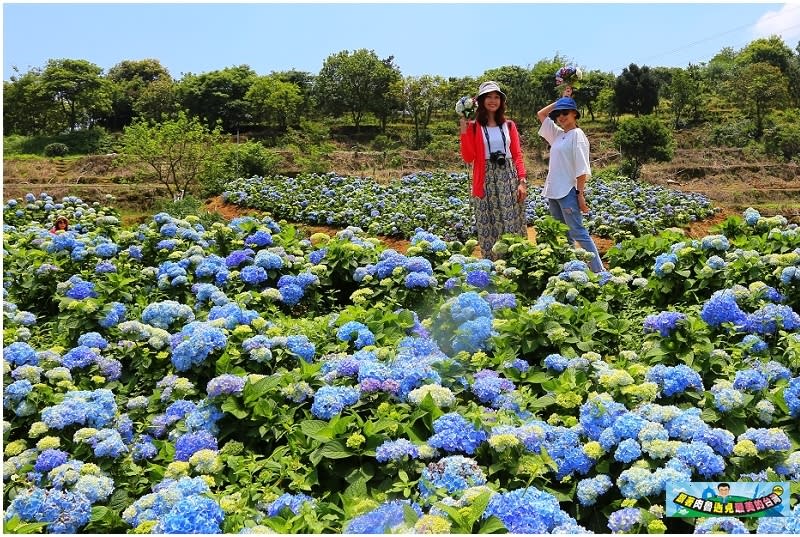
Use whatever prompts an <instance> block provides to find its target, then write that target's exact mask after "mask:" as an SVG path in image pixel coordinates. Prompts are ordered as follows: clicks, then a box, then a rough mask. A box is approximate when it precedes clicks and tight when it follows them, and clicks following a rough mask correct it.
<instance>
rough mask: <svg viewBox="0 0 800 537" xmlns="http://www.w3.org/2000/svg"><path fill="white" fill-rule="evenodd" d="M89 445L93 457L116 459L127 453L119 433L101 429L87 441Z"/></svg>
mask: <svg viewBox="0 0 800 537" xmlns="http://www.w3.org/2000/svg"><path fill="white" fill-rule="evenodd" d="M89 445H90V446H92V448H93V450H94V456H95V457H111V458H112V459H116V458H117V457H120V456H122V455H124V454H125V453H127V452H128V448H127V447H126V446H125V443H124V442H123V440H122V435H120V434H119V431H116V430H113V429H101V430H99V431H97V433H95V434H94V436H92V437H91V438H90V439H89Z"/></svg>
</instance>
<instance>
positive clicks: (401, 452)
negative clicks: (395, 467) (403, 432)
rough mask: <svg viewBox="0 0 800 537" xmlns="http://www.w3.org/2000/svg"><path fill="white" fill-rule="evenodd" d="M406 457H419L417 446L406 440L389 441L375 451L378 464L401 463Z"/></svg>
mask: <svg viewBox="0 0 800 537" xmlns="http://www.w3.org/2000/svg"><path fill="white" fill-rule="evenodd" d="M404 457H408V458H410V459H416V458H418V457H419V449H418V448H417V446H416V445H414V444H413V443H411V442H410V441H409V440H406V439H405V438H400V439H399V440H387V441H385V442H384V443H383V444H381V445H380V446H378V448H377V449H376V450H375V460H377V461H378V462H387V461H399V460H402V459H403V458H404Z"/></svg>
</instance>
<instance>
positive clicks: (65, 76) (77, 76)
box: [41, 59, 111, 132]
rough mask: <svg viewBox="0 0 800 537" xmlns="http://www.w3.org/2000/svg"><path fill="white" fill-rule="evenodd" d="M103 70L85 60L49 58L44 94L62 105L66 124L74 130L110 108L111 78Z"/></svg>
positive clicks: (66, 126) (87, 125) (97, 117)
mask: <svg viewBox="0 0 800 537" xmlns="http://www.w3.org/2000/svg"><path fill="white" fill-rule="evenodd" d="M102 72H103V70H102V69H101V68H100V67H98V66H97V65H95V64H93V63H91V62H88V61H86V60H69V59H59V60H50V61H48V62H47V65H46V66H45V68H44V71H43V72H42V79H41V80H42V87H43V91H44V92H45V94H47V95H48V96H49V97H50V98H51V99H53V100H54V101H55V102H57V103H58V104H59V105H61V106H62V107H63V110H64V116H65V119H66V121H65V125H64V126H63V127H65V128H67V129H69V131H70V132H74V131H75V129H77V128H78V127H89V126H92V125H93V124H95V123H96V121H97V120H98V119H99V118H100V117H101V116H102V115H103V114H104V113H106V112H108V111H109V110H110V108H111V96H110V93H111V90H110V86H109V82H108V81H107V80H106V79H105V78H103V77H102Z"/></svg>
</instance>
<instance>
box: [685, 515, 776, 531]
mask: <svg viewBox="0 0 800 537" xmlns="http://www.w3.org/2000/svg"><path fill="white" fill-rule="evenodd" d="M759 520H762V519H759ZM694 533H695V534H699V535H703V534H709V533H725V534H731V535H733V534H739V533H748V534H749V533H750V530H748V529H747V526H745V525H744V522H742V521H741V520H739V519H736V518H733V517H712V518H706V519H697V524H696V525H695V527H694Z"/></svg>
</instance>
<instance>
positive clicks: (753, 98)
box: [726, 62, 789, 138]
mask: <svg viewBox="0 0 800 537" xmlns="http://www.w3.org/2000/svg"><path fill="white" fill-rule="evenodd" d="M726 89H727V93H728V95H729V96H730V98H731V100H732V101H733V102H734V103H735V104H736V105H737V106H739V108H741V109H742V111H743V112H744V113H745V114H746V115H747V117H749V118H750V119H752V120H753V121H754V122H755V126H756V137H757V138H761V136H762V135H763V134H764V118H765V117H766V115H767V114H768V113H769V112H770V111H772V110H775V109H780V108H783V107H785V106H786V104H787V103H788V100H789V88H788V84H787V81H786V78H785V77H784V76H783V73H781V70H780V69H778V68H777V67H775V66H774V65H771V64H768V63H763V62H760V63H753V64H747V65H745V66H743V67H740V68H739V69H738V70H737V74H736V76H735V78H734V79H732V80H730V81H728V82H727V83H726Z"/></svg>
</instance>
